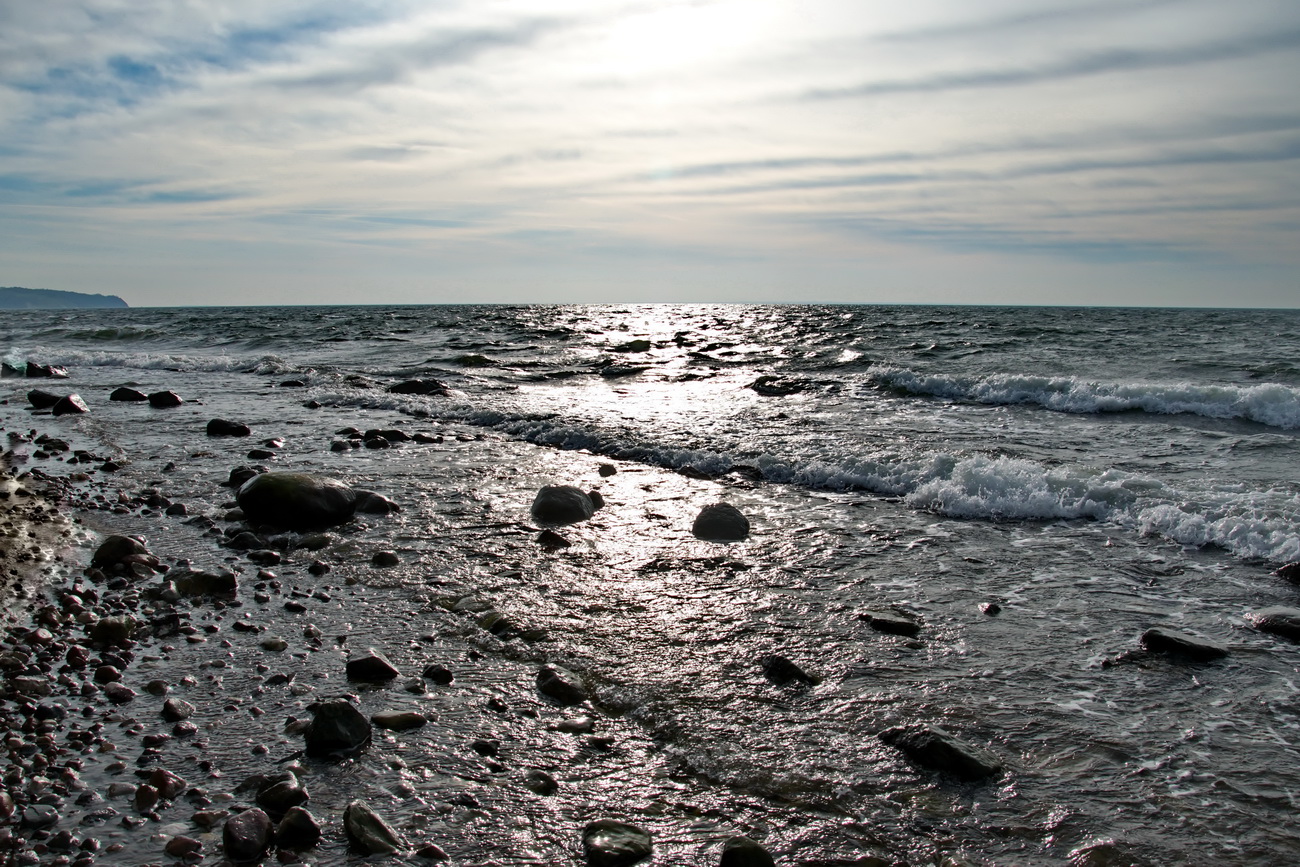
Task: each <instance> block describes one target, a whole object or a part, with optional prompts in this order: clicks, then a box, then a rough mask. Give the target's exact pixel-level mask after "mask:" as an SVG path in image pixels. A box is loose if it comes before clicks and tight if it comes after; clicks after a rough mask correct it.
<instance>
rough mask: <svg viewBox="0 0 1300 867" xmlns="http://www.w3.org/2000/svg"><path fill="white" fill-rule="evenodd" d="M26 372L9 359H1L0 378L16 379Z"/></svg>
mask: <svg viewBox="0 0 1300 867" xmlns="http://www.w3.org/2000/svg"><path fill="white" fill-rule="evenodd" d="M23 375H24V372H23V371H22V370H19V369H18V368H16V367H14V366H13V365H12V364H10V363H9V362H7V361H0V379H16V378H18V377H20V376H23Z"/></svg>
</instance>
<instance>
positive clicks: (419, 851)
mask: <svg viewBox="0 0 1300 867" xmlns="http://www.w3.org/2000/svg"><path fill="white" fill-rule="evenodd" d="M415 854H416V857H418V858H423V859H425V860H426V861H447V860H449V859H450V857H451V856H449V855H448V854H447V853H446V852H445V851H443V848H442V847H441V846H439V845H438V844H437V843H421V844H420V845H419V846H418V847H416V849H415Z"/></svg>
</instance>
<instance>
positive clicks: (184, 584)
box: [169, 570, 239, 597]
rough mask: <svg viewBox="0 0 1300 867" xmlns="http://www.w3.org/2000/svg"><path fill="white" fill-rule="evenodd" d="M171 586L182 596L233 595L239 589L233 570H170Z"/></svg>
mask: <svg viewBox="0 0 1300 867" xmlns="http://www.w3.org/2000/svg"><path fill="white" fill-rule="evenodd" d="M169 574H170V575H171V576H172V577H171V583H172V586H174V587H175V588H176V592H178V593H180V594H181V595H182V596H223V597H224V596H234V595H235V593H236V592H237V591H238V590H239V579H238V578H236V577H235V573H234V572H218V573H212V572H201V571H198V570H191V571H188V572H179V573H178V572H175V571H173V572H171V573H169Z"/></svg>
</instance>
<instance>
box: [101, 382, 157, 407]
mask: <svg viewBox="0 0 1300 867" xmlns="http://www.w3.org/2000/svg"><path fill="white" fill-rule="evenodd" d="M108 399H109V400H118V401H129V402H132V403H136V402H140V401H145V400H148V399H149V395H147V394H145V393H144V392H143V391H138V390H136V389H134V388H127V387H126V386H125V385H124V386H122V387H121V388H115V389H113V393H112V394H110V395H109V396H108Z"/></svg>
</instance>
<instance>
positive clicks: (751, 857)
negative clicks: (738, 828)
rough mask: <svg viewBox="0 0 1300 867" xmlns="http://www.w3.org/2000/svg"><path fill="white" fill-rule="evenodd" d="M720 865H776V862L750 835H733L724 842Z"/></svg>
mask: <svg viewBox="0 0 1300 867" xmlns="http://www.w3.org/2000/svg"><path fill="white" fill-rule="evenodd" d="M720 867H776V862H775V861H773V860H772V856H771V855H769V854H768V852H767V850H766V849H764V848H763V847H762V846H760V845H758V844H757V843H755V842H754V841H753V840H751V839H749V838H748V837H732V838H730V839H729V840H727V842H725V843H723V844H722V860H721V862H720Z"/></svg>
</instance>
